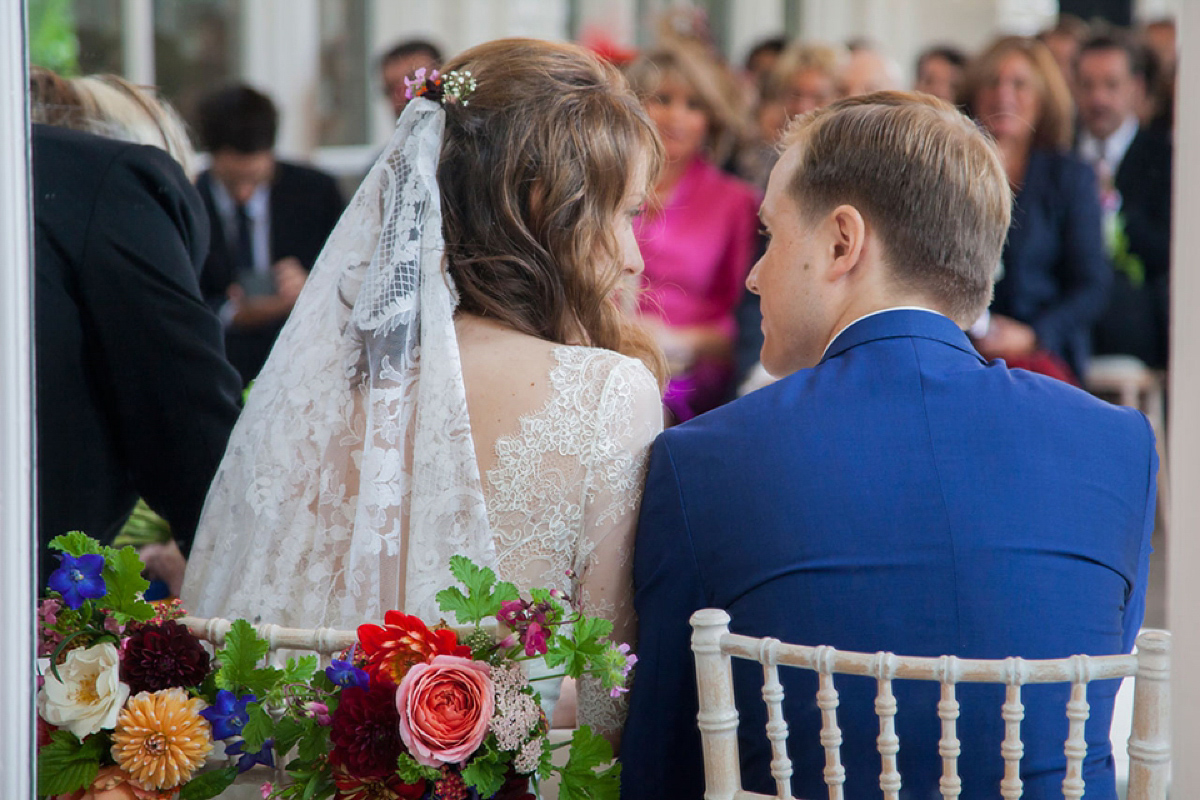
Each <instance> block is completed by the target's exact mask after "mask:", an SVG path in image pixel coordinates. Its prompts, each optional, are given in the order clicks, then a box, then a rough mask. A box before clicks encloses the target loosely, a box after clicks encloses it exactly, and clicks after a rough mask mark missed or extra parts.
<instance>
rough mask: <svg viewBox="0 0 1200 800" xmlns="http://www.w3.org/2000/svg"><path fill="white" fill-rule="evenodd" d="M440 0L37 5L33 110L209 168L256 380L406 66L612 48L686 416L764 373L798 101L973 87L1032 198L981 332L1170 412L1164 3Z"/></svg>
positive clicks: (967, 94) (214, 223) (239, 349)
mask: <svg viewBox="0 0 1200 800" xmlns="http://www.w3.org/2000/svg"><path fill="white" fill-rule="evenodd" d="M285 5H286V9H285V8H284V6H285ZM435 5H436V4H432V3H425V4H420V3H410V2H395V3H383V2H374V3H373V2H366V0H358V1H357V2H355V1H354V0H341V1H340V2H335V1H334V0H304V1H303V2H296V3H294V4H280V3H276V2H261V3H254V2H249V0H245V2H238V1H237V0H192V1H191V2H181V1H179V0H153V2H151V1H150V0H145V1H144V2H129V1H128V0H126V1H125V2H121V1H120V0H109V1H108V2H105V1H104V0H74V1H73V2H72V0H34V1H33V2H31V3H30V4H29V8H30V51H31V60H32V62H33V64H34V65H35V66H36V67H37V68H36V69H34V71H33V73H32V80H31V91H32V98H31V100H32V113H33V118H34V120H35V121H36V122H42V123H50V124H54V125H60V126H66V127H81V126H90V129H91V130H93V132H100V133H103V134H106V135H110V136H113V137H116V138H125V139H132V140H136V141H142V142H144V143H151V144H157V145H159V146H160V147H163V149H166V150H168V152H170V153H171V154H172V155H173V156H174V157H175V158H176V160H177V161H178V162H179V163H180V164H181V166H182V167H183V169H184V170H185V172H187V174H188V175H189V177H190V178H192V179H193V180H194V181H195V184H196V186H197V188H198V189H199V191H200V196H201V198H202V199H203V202H204V209H205V212H206V214H207V217H208V219H209V223H210V225H211V230H212V235H211V240H210V242H211V244H210V248H209V252H208V256H207V260H206V261H205V262H204V263H203V266H202V268H201V269H200V273H199V285H200V289H201V292H202V294H203V296H204V300H205V302H206V303H207V304H208V306H209V307H210V308H211V310H212V311H213V312H214V313H215V314H216V316H217V317H218V318H219V320H220V322H221V326H222V330H223V332H224V339H225V347H226V351H227V354H228V358H229V360H230V362H231V363H232V364H233V366H234V367H235V368H236V370H237V371H238V373H239V374H240V377H241V380H242V382H243V384H248V383H249V382H251V381H252V380H253V378H254V375H255V374H256V372H257V370H258V369H259V367H261V365H262V363H263V361H264V360H265V358H266V355H267V352H268V351H269V349H270V346H271V343H272V342H273V340H274V337H275V335H276V334H277V332H278V331H279V329H280V327H281V326H282V324H283V322H284V321H285V320H286V318H287V315H288V312H289V311H290V309H291V306H292V303H293V302H294V301H295V298H296V296H297V295H298V293H299V292H300V290H301V289H302V287H303V285H304V281H305V278H306V276H307V272H308V270H309V269H310V268H311V267H312V265H313V262H314V261H315V259H316V256H317V254H318V253H319V252H320V249H321V246H322V245H323V243H324V240H325V237H326V236H327V235H328V233H329V231H330V230H331V229H332V227H333V225H334V224H335V223H336V221H337V219H338V216H339V215H340V212H341V210H342V208H343V206H344V203H345V200H346V198H348V197H349V195H350V194H351V193H352V192H353V191H354V189H355V188H356V186H357V184H358V182H359V181H360V180H361V178H362V177H363V175H364V174H365V172H366V170H367V169H368V167H369V166H370V163H371V161H372V160H373V156H374V154H376V153H377V152H378V151H379V148H380V147H381V146H382V142H383V141H384V140H385V138H386V135H387V131H388V128H389V126H390V124H391V123H392V122H393V121H394V120H395V118H396V117H398V116H399V114H400V113H401V111H402V110H403V107H404V104H405V102H406V100H405V97H404V79H405V78H407V77H411V76H412V75H413V74H414V73H415V72H416V71H418V70H420V69H432V68H434V67H436V66H437V65H438V64H439V63H441V62H442V61H443V60H444V59H445V58H447V57H448V56H450V55H452V54H453V52H454V51H455V50H456V49H458V48H460V47H462V46H467V45H469V44H473V43H475V42H476V41H480V40H482V39H486V38H492V37H493V36H499V35H516V34H524V35H535V36H543V37H545V36H549V37H554V38H575V39H577V40H579V41H581V42H582V43H583V44H585V45H586V46H589V47H591V48H592V49H593V50H594V51H595V52H596V53H597V54H599V55H600V56H601V57H603V58H606V59H608V60H611V61H613V62H614V63H616V64H618V65H619V66H620V67H621V68H622V69H623V70H624V72H625V74H626V75H627V77H628V79H629V81H630V84H631V85H632V87H633V89H634V90H635V91H636V92H637V94H638V95H639V96H640V97H641V98H642V101H643V102H644V104H645V106H646V109H647V111H648V113H649V115H650V117H651V119H652V120H653V122H654V123H655V125H656V126H657V127H658V131H659V133H660V135H661V136H662V139H663V143H664V145H665V149H666V156H667V162H666V166H665V168H664V170H663V172H662V174H661V175H660V177H659V180H658V183H657V186H656V191H655V194H654V197H653V198H652V199H651V201H650V202H649V203H648V205H647V208H646V209H645V212H644V213H643V215H642V216H641V217H640V218H639V220H638V222H637V225H636V230H637V234H638V238H639V243H640V245H641V248H642V253H643V256H644V258H645V262H646V269H645V273H644V276H643V278H642V280H643V283H644V287H643V288H644V293H643V294H642V296H641V300H640V306H639V308H638V309H637V311H636V313H638V314H639V315H640V316H641V318H642V319H643V321H644V322H645V323H646V325H648V326H649V327H650V328H651V330H652V331H653V332H654V334H655V336H656V338H657V339H658V341H659V343H660V344H661V346H662V348H663V350H664V352H665V353H666V355H667V358H668V361H669V364H670V368H671V374H672V379H671V382H670V384H669V386H668V388H667V391H666V395H665V397H664V399H665V402H666V405H667V407H668V409H669V410H670V412H671V414H672V415H673V416H674V418H675V419H676V420H680V421H681V420H686V419H688V418H690V417H692V416H695V415H696V414H699V413H703V412H705V411H707V410H710V409H712V408H714V407H715V406H717V405H719V404H721V403H724V402H727V401H729V400H731V399H733V398H734V397H736V396H737V395H738V394H739V393H744V392H746V391H750V390H752V389H754V388H756V387H757V386H760V385H763V384H764V383H765V382H767V381H769V380H771V378H770V376H768V375H766V374H765V373H764V372H763V371H762V369H761V367H760V366H758V363H757V362H758V351H759V347H760V345H761V341H762V336H761V331H760V319H761V318H760V315H759V312H758V307H757V298H756V297H755V296H754V295H752V294H750V293H749V292H747V291H746V289H745V286H744V281H745V278H746V275H747V273H748V272H749V270H750V267H751V266H752V264H753V263H754V261H755V260H756V259H757V257H758V254H759V253H760V252H761V251H762V248H763V247H764V242H763V240H762V238H761V235H760V233H759V223H758V220H757V209H758V204H759V202H760V200H761V197H762V193H763V191H764V190H765V187H766V182H767V180H768V176H769V175H770V171H771V167H772V166H773V164H774V162H775V160H776V158H777V150H776V145H777V142H778V141H779V139H780V136H781V134H782V132H783V130H784V129H785V128H786V126H787V124H788V121H789V120H790V119H792V118H794V117H796V116H797V115H800V114H804V113H806V112H809V111H812V110H814V109H818V108H821V107H823V106H825V105H828V104H829V103H831V102H833V101H835V100H837V99H840V98H843V97H849V96H854V95H858V94H863V93H867V92H871V91H876V90H881V89H917V90H920V91H923V92H927V93H929V94H932V95H936V96H938V97H940V98H942V99H944V100H945V101H946V102H948V103H951V104H954V105H956V106H958V107H960V108H961V109H962V110H963V111H964V112H965V113H967V114H969V115H971V116H972V117H973V118H974V119H976V120H977V122H978V124H979V125H981V126H982V127H983V128H984V129H986V130H987V131H988V132H989V133H990V134H991V135H992V136H993V137H994V138H995V140H996V143H997V145H998V147H999V149H1000V152H1001V154H1002V158H1003V161H1004V165H1005V168H1006V170H1007V172H1008V176H1009V179H1010V182H1011V185H1012V187H1013V190H1014V194H1015V207H1014V213H1013V224H1012V229H1011V231H1010V235H1009V239H1008V242H1007V244H1006V246H1005V249H1004V254H1003V258H1002V259H1001V263H999V264H997V265H996V275H997V283H996V290H995V298H994V301H993V304H992V306H991V308H990V309H989V311H988V312H987V314H985V315H984V317H983V318H981V319H980V320H979V321H978V322H977V323H976V324H975V325H974V326H973V327H972V329H971V331H970V333H971V335H972V337H973V339H974V342H975V343H976V346H977V347H978V349H979V350H980V352H981V353H983V354H984V355H985V356H988V357H997V358H1004V359H1006V360H1007V361H1008V362H1009V364H1010V365H1018V366H1023V367H1026V368H1028V369H1032V370H1035V371H1039V372H1043V373H1046V374H1049V375H1052V376H1054V377H1057V378H1059V379H1061V380H1064V381H1068V382H1071V383H1074V384H1076V385H1080V386H1083V387H1084V388H1089V389H1092V390H1093V391H1096V392H1101V393H1103V392H1119V391H1120V389H1121V386H1120V382H1119V380H1118V381H1117V382H1116V383H1114V382H1113V380H1112V375H1113V374H1114V373H1113V370H1114V369H1115V370H1116V371H1117V372H1116V374H1117V375H1118V377H1120V376H1129V375H1133V376H1135V377H1136V379H1137V380H1138V381H1141V382H1142V383H1140V384H1139V385H1140V386H1151V387H1156V388H1155V391H1157V392H1159V400H1158V402H1159V403H1160V405H1161V400H1162V398H1161V387H1162V386H1163V382H1162V372H1163V371H1164V370H1165V369H1166V367H1167V364H1168V356H1169V353H1168V346H1167V343H1168V337H1167V331H1168V323H1167V310H1168V295H1169V272H1170V270H1169V258H1168V253H1169V241H1170V217H1171V214H1170V202H1171V162H1172V150H1173V144H1174V143H1173V136H1172V128H1173V96H1174V82H1175V73H1176V52H1177V46H1176V37H1175V25H1174V22H1173V19H1172V17H1171V16H1170V14H1169V11H1170V7H1169V5H1162V4H1153V3H1147V4H1140V3H1139V4H1137V6H1138V7H1137V8H1135V4H1134V3H1132V2H1124V3H1122V2H1091V3H1087V2H1077V3H1068V2H1063V3H1061V4H1055V3H1049V4H1047V3H1042V2H995V3H992V2H980V3H965V2H946V1H945V0H943V1H942V2H938V0H927V2H919V1H918V0H909V1H908V2H905V3H897V4H880V3H871V2H852V3H845V4H842V3H833V2H832V1H830V2H817V0H809V2H775V3H769V2H762V1H761V0H760V1H758V2H753V3H736V4H735V3H732V2H724V3H721V2H707V3H677V2H675V3H668V2H647V1H646V0H638V2H606V1H605V0H590V2H585V1H582V0H576V1H575V2H551V0H546V2H537V0H517V1H516V2H513V3H511V4H510V3H495V4H493V3H479V2H470V1H469V0H459V2H453V3H445V4H441V5H439V6H438V8H436V9H435V8H434V6H435ZM1060 5H1061V7H1060ZM1069 12H1074V13H1069ZM1135 12H1136V13H1135ZM772 26H773V27H772ZM893 34H894V35H893ZM256 37H258V38H256ZM89 75H90V76H92V77H85V76H89ZM160 100H162V101H167V102H166V103H162V104H160V103H159V101H160ZM147 101H149V102H147ZM172 106H173V107H174V110H173V109H172ZM80 108H85V109H88V112H87V113H79V112H78V109H80ZM176 110H177V111H176ZM97 120H103V127H102V128H101V129H99V130H97V128H96V126H97V124H99V123H97ZM197 152H199V155H198V156H197ZM480 179H481V180H486V176H480ZM1122 370H1123V371H1122ZM1123 397H1124V396H1123ZM1160 427H1161V423H1160ZM1159 433H1160V435H1161V433H1162V431H1161V430H1160V431H1159Z"/></svg>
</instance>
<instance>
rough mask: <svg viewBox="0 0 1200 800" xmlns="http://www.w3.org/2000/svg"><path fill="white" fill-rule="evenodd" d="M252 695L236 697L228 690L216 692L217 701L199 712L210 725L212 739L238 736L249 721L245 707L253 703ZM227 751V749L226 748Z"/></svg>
mask: <svg viewBox="0 0 1200 800" xmlns="http://www.w3.org/2000/svg"><path fill="white" fill-rule="evenodd" d="M255 699H256V698H255V697H254V695H252V694H244V695H242V696H241V697H237V696H236V695H234V693H233V692H231V691H229V690H228V689H221V690H220V691H219V692H217V701H216V702H215V703H213V704H212V705H211V706H209V707H208V708H206V709H204V710H203V711H201V712H200V716H202V717H204V718H205V719H206V720H208V724H210V725H212V729H213V738H214V739H228V738H229V737H230V736H238V735H240V734H241V732H242V728H244V727H246V723H247V722H249V721H250V713H249V712H248V711H246V706H247V705H249V704H250V703H253V702H254V701H255ZM227 750H228V748H227Z"/></svg>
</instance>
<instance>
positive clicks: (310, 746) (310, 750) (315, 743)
mask: <svg viewBox="0 0 1200 800" xmlns="http://www.w3.org/2000/svg"><path fill="white" fill-rule="evenodd" d="M328 753H329V729H328V728H325V727H322V726H320V725H316V724H315V723H314V724H313V725H312V726H310V727H309V729H308V730H307V731H306V732H305V735H304V738H303V739H301V740H300V746H299V747H298V748H296V755H297V756H298V757H299V758H300V759H301V760H302V761H316V760H317V759H318V758H322V757H324V756H325V755H327V754H328Z"/></svg>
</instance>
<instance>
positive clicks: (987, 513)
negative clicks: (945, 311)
mask: <svg viewBox="0 0 1200 800" xmlns="http://www.w3.org/2000/svg"><path fill="white" fill-rule="evenodd" d="M1156 470H1157V460H1156V457H1155V452H1154V438H1153V434H1152V433H1151V431H1150V427H1149V425H1148V424H1147V422H1146V420H1145V418H1144V417H1143V416H1142V415H1141V414H1139V413H1138V412H1136V411H1132V410H1129V409H1123V408H1117V407H1114V406H1111V405H1108V404H1107V403H1104V402H1101V401H1099V400H1096V399H1094V398H1092V397H1091V396H1089V395H1087V394H1084V393H1083V392H1080V391H1078V390H1076V389H1073V388H1071V387H1069V386H1067V385H1065V384H1062V383H1060V382H1058V381H1054V380H1051V379H1048V378H1043V377H1041V376H1037V375H1033V374H1030V373H1027V372H1024V371H1022V370H1009V369H1008V368H1007V367H1005V366H1004V364H1003V363H1002V362H999V361H996V362H992V363H990V364H988V363H985V362H984V361H983V360H982V359H981V358H980V357H979V355H978V354H977V353H976V352H975V350H974V349H973V348H972V347H971V345H970V343H969V342H968V341H967V338H966V336H965V335H964V334H963V333H962V332H961V331H960V330H959V329H958V328H957V327H956V326H955V325H954V323H953V322H951V321H950V320H949V319H947V318H945V317H943V316H940V315H937V314H933V313H930V312H924V311H900V310H896V311H888V312H884V313H882V314H878V315H874V316H871V317H867V318H865V319H863V320H860V321H859V322H857V323H855V324H854V325H851V326H850V327H849V328H848V329H846V330H845V331H843V332H842V333H841V334H840V335H839V336H838V337H837V338H836V339H835V340H834V342H833V343H832V345H831V346H830V348H829V350H828V352H827V354H826V356H825V358H824V360H823V361H822V362H821V363H820V364H819V365H818V366H817V367H815V368H813V369H806V370H801V371H800V372H798V373H796V374H794V375H792V376H790V377H788V378H786V379H784V380H782V381H780V382H778V383H776V384H774V385H773V386H770V387H768V388H766V389H762V390H760V391H757V392H754V393H753V394H751V395H749V396H747V397H745V398H743V399H742V400H739V401H737V402H735V403H732V404H730V405H728V406H725V407H723V408H720V409H718V410H716V411H713V412H710V413H708V414H705V415H703V416H701V417H698V418H697V419H695V420H693V421H691V422H689V423H687V424H684V425H681V426H679V427H677V428H674V429H671V430H668V431H666V432H665V433H663V434H662V436H660V437H659V439H658V440H657V442H656V443H655V445H654V452H653V455H652V458H651V464H650V469H649V475H648V478H647V486H646V494H645V498H644V500H643V504H642V512H641V522H640V526H639V529H638V534H637V544H636V552H635V558H634V582H635V586H636V607H637V613H638V618H639V634H638V654H639V658H640V661H639V663H638V666H637V669H636V677H635V679H634V685H633V690H632V696H631V705H630V713H629V720H628V723H627V725H626V729H625V735H624V740H623V743H622V754H621V758H622V761H623V762H624V774H623V780H622V783H623V790H622V797H624V798H627V800H633V799H634V798H643V797H644V798H650V797H666V796H669V797H673V798H675V797H678V798H699V797H700V796H701V793H702V791H703V789H702V777H701V776H702V768H701V754H700V738H699V734H698V732H697V729H696V686H695V673H694V666H693V661H692V656H691V652H690V649H689V639H690V627H689V625H688V617H689V616H690V615H691V613H692V612H693V611H695V610H696V609H698V608H702V607H708V606H711V607H717V608H724V609H727V610H728V611H729V613H730V615H731V616H732V617H733V629H734V631H735V632H739V633H745V634H749V635H753V636H768V635H769V636H775V637H778V638H780V639H782V640H784V641H788V642H796V643H800V644H809V645H816V644H830V645H834V646H835V647H838V648H841V649H847V650H859V651H867V652H874V651H877V650H888V651H892V652H896V653H901V654H905V655H925V656H937V655H943V654H954V655H958V656H961V657H977V658H1002V657H1007V656H1013V655H1019V656H1023V657H1025V658H1055V657H1064V656H1068V655H1072V654H1075V653H1090V654H1110V653H1123V652H1128V651H1129V649H1130V647H1131V645H1132V643H1133V639H1134V637H1135V636H1136V633H1137V630H1138V627H1139V626H1140V624H1141V621H1142V615H1143V611H1144V598H1145V589H1146V570H1147V564H1148V557H1149V552H1150V534H1151V530H1152V528H1153V522H1154V500H1155V473H1156ZM781 673H783V675H782V677H783V680H784V685H785V688H786V691H787V700H786V704H785V713H786V715H787V718H788V721H789V724H790V726H791V736H790V741H789V746H790V749H791V757H792V759H793V760H794V762H795V777H794V786H795V791H796V793H797V796H799V797H805V798H816V797H824V796H825V794H826V792H825V788H824V783H823V779H822V768H823V766H824V753H823V751H822V749H821V746H820V742H819V740H818V731H819V727H820V712H819V709H818V708H817V706H816V701H815V694H816V680H815V677H813V675H812V674H811V673H808V672H805V671H801V670H794V669H784V670H781ZM836 685H837V687H838V689H839V691H840V692H841V701H842V702H841V707H840V708H839V710H838V719H839V723H840V724H841V727H842V730H843V733H844V736H845V743H844V746H843V748H842V759H843V763H844V764H845V765H846V770H847V780H846V796H847V798H850V800H853V799H854V798H865V797H871V798H875V797H878V796H879V788H878V787H879V784H878V780H879V771H880V758H879V755H878V752H877V751H876V744H875V738H876V736H877V735H878V733H879V728H878V722H877V720H876V718H875V716H874V710H873V702H874V696H875V691H876V689H875V684H874V681H873V680H870V679H865V678H857V677H839V678H838V679H837V680H836ZM735 688H736V694H737V704H738V708H739V710H740V711H741V726H740V728H739V739H740V747H741V757H742V766H743V776H744V782H745V783H744V785H745V786H746V788H748V789H751V790H756V791H760V792H766V793H772V794H773V793H774V783H773V781H772V779H771V777H770V773H769V768H768V764H769V761H770V749H769V746H768V741H767V738H766V735H765V733H764V726H765V723H766V719H765V717H766V713H765V708H764V705H763V702H762V697H761V689H762V670H761V668H759V667H757V665H754V664H751V663H749V662H741V663H738V662H735ZM937 691H938V690H937V685H936V684H927V685H918V684H914V683H912V682H903V681H901V682H897V684H896V695H897V698H898V701H899V709H900V710H899V717H898V720H897V731H898V733H899V736H900V742H901V746H900V754H899V760H900V770H901V774H902V777H903V781H904V787H905V789H904V796H905V797H909V798H922V799H923V798H928V797H934V796H937V792H936V790H937V777H938V776H939V775H940V770H941V761H940V759H939V757H938V753H937V740H938V737H939V722H938V718H937V713H936V704H937V699H938V695H937ZM1115 691H1116V686H1115V685H1114V682H1111V681H1110V682H1106V683H1104V684H1095V685H1093V687H1092V689H1091V692H1090V693H1089V700H1090V702H1091V704H1092V716H1091V720H1090V721H1089V723H1088V726H1087V739H1088V743H1089V752H1088V759H1087V762H1086V772H1085V777H1086V779H1087V781H1088V786H1087V794H1088V797H1089V798H1101V799H1103V798H1115V796H1116V795H1115V792H1114V787H1113V775H1112V765H1111V758H1110V749H1109V745H1108V729H1109V722H1110V718H1111V714H1112V698H1113V695H1114V694H1115ZM959 699H960V701H961V703H962V716H961V718H960V719H959V725H958V730H959V734H960V737H961V738H962V740H963V745H962V748H963V750H962V757H961V760H960V762H959V767H960V771H961V774H962V776H963V780H964V791H963V795H962V797H963V798H994V797H996V796H998V785H999V780H1000V778H1001V776H1002V771H1003V765H1002V761H1001V758H1000V741H1001V739H1002V738H1003V726H1002V720H1001V717H1000V705H1001V703H1002V702H1003V691H1002V687H981V686H969V685H964V686H961V687H960V691H959ZM1024 699H1025V702H1026V704H1027V716H1026V718H1025V722H1024V724H1023V726H1022V734H1023V738H1024V740H1025V746H1026V749H1025V758H1024V761H1023V762H1022V768H1023V773H1024V778H1025V780H1026V793H1025V797H1026V798H1032V799H1033V800H1037V798H1051V797H1054V798H1057V797H1061V791H1060V785H1061V780H1062V776H1063V769H1064V756H1063V742H1064V741H1065V739H1066V735H1067V720H1066V715H1065V704H1066V700H1067V690H1066V689H1065V688H1063V687H1057V686H1054V687H1048V686H1042V687H1029V688H1027V689H1026V690H1025V692H1024Z"/></svg>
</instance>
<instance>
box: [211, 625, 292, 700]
mask: <svg viewBox="0 0 1200 800" xmlns="http://www.w3.org/2000/svg"><path fill="white" fill-rule="evenodd" d="M269 649H270V646H269V645H268V644H267V641H266V640H265V639H263V638H261V637H260V636H259V635H258V634H257V633H255V632H254V628H253V626H251V625H250V623H249V622H246V620H244V619H239V620H236V621H235V622H234V623H233V627H231V628H230V629H229V633H228V634H226V636H225V646H224V647H222V648H221V649H220V650H218V651H217V661H219V662H221V668H220V669H219V670H217V679H216V680H217V688H219V689H229V690H230V691H231V692H236V693H237V694H253V695H255V696H256V697H265V696H266V695H267V694H268V693H269V692H270V691H271V689H272V688H274V686H275V684H276V683H277V682H278V680H279V676H280V674H281V672H280V671H279V670H277V669H275V668H274V667H264V668H261V669H260V668H259V667H258V662H259V661H261V660H262V658H263V657H264V656H266V654H267V650H269Z"/></svg>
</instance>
